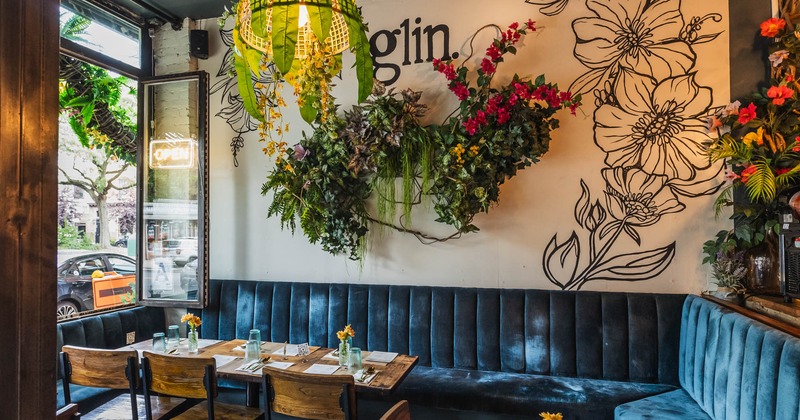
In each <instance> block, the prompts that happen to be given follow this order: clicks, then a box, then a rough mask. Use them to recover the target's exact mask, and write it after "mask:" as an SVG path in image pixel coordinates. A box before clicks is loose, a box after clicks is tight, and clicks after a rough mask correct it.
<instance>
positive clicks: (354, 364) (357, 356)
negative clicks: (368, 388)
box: [347, 347, 362, 373]
mask: <svg viewBox="0 0 800 420" xmlns="http://www.w3.org/2000/svg"><path fill="white" fill-rule="evenodd" d="M361 367H362V365H361V349H360V348H358V347H351V348H350V352H349V358H348V361H347V371H348V372H350V373H356V372H358V371H359V370H361Z"/></svg>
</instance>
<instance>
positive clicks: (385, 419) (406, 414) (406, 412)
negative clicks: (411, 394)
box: [380, 400, 411, 420]
mask: <svg viewBox="0 0 800 420" xmlns="http://www.w3.org/2000/svg"><path fill="white" fill-rule="evenodd" d="M380 420H411V410H410V409H409V408H408V401H406V400H402V401H398V402H397V404H395V405H394V406H393V407H392V408H390V409H389V411H387V412H386V413H385V414H384V415H383V416H381V419H380Z"/></svg>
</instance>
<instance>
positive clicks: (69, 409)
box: [56, 403, 80, 420]
mask: <svg viewBox="0 0 800 420" xmlns="http://www.w3.org/2000/svg"><path fill="white" fill-rule="evenodd" d="M79 418H80V417H79V416H78V404H74V403H72V404H67V405H65V406H64V407H61V408H60V409H59V410H58V411H56V420H77V419H79Z"/></svg>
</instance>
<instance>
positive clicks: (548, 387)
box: [391, 366, 675, 419]
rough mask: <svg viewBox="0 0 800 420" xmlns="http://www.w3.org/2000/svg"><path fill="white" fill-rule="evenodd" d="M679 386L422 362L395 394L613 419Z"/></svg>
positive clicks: (506, 410) (431, 402)
mask: <svg viewBox="0 0 800 420" xmlns="http://www.w3.org/2000/svg"><path fill="white" fill-rule="evenodd" d="M673 390H675V387H674V386H671V385H661V384H646V383H636V382H620V381H608V380H601V379H583V378H570V377H559V376H543V375H533V374H521V373H507V372H489V371H478V370H465V369H451V368H430V367H425V366H417V367H415V368H414V370H413V371H412V372H411V374H409V375H408V377H407V378H406V379H405V380H404V381H403V383H402V384H401V385H400V387H398V389H397V391H396V392H395V393H394V394H392V397H391V398H392V399H397V400H400V399H406V400H409V401H414V403H415V404H419V405H425V406H433V407H439V408H445V409H455V410H471V411H487V412H495V413H502V414H512V415H529V414H530V413H540V412H542V411H550V412H562V413H563V414H564V418H590V419H599V418H608V417H610V416H611V413H613V412H614V408H615V407H616V406H617V405H619V404H622V403H626V402H629V401H635V400H639V399H641V398H645V397H649V396H652V395H657V394H661V393H664V392H669V391H673Z"/></svg>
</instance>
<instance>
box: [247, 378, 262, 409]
mask: <svg viewBox="0 0 800 420" xmlns="http://www.w3.org/2000/svg"><path fill="white" fill-rule="evenodd" d="M260 389H261V384H259V383H256V382H248V383H247V389H246V390H245V392H247V394H246V395H247V399H246V400H245V404H247V406H248V407H255V408H258V405H259V404H258V391H259V390H260Z"/></svg>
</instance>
